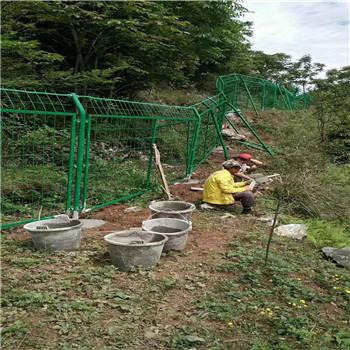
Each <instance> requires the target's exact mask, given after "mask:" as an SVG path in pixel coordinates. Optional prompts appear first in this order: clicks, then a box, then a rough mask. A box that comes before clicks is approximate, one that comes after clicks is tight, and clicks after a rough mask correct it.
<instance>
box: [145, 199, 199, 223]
mask: <svg viewBox="0 0 350 350" xmlns="http://www.w3.org/2000/svg"><path fill="white" fill-rule="evenodd" d="M149 208H150V209H151V212H152V216H153V218H176V219H182V220H184V219H185V220H188V221H192V212H193V211H194V210H195V209H196V206H195V205H194V204H192V203H188V202H182V201H152V202H151V204H150V205H149Z"/></svg>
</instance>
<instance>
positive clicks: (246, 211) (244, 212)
mask: <svg viewBox="0 0 350 350" xmlns="http://www.w3.org/2000/svg"><path fill="white" fill-rule="evenodd" d="M252 212H253V210H252V208H243V210H242V214H251V213H252Z"/></svg>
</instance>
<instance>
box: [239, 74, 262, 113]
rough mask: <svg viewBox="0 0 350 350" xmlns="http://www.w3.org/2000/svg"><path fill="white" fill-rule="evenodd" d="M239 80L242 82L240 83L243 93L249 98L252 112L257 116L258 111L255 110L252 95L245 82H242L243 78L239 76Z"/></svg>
mask: <svg viewBox="0 0 350 350" xmlns="http://www.w3.org/2000/svg"><path fill="white" fill-rule="evenodd" d="M240 79H241V81H242V83H243V86H244V89H245V91H246V93H247V95H248V98H249V100H250V103H251V104H252V106H253V109H254V111H255V114H256V115H258V114H259V113H258V110H257V108H256V106H255V103H254V101H253V97H252V95H251V94H250V91H249V88H248V86H247V84H246V82H245V81H244V79H243V77H241V76H240Z"/></svg>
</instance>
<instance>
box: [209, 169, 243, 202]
mask: <svg viewBox="0 0 350 350" xmlns="http://www.w3.org/2000/svg"><path fill="white" fill-rule="evenodd" d="M245 186H246V183H245V182H236V183H235V181H234V179H233V176H232V175H231V173H230V172H229V171H228V170H226V169H222V170H219V171H216V172H215V173H213V174H211V175H210V176H209V177H208V178H207V180H206V181H205V184H204V192H203V201H204V202H207V203H211V204H233V203H234V201H235V200H234V198H233V195H232V194H233V193H238V192H244V191H245V188H244V187H245Z"/></svg>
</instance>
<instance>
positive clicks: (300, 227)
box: [274, 224, 307, 239]
mask: <svg viewBox="0 0 350 350" xmlns="http://www.w3.org/2000/svg"><path fill="white" fill-rule="evenodd" d="M306 231H307V226H306V225H304V224H289V225H281V226H278V227H277V228H276V229H275V230H274V232H275V233H276V235H277V236H283V237H289V238H292V239H303V238H304V237H306Z"/></svg>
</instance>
